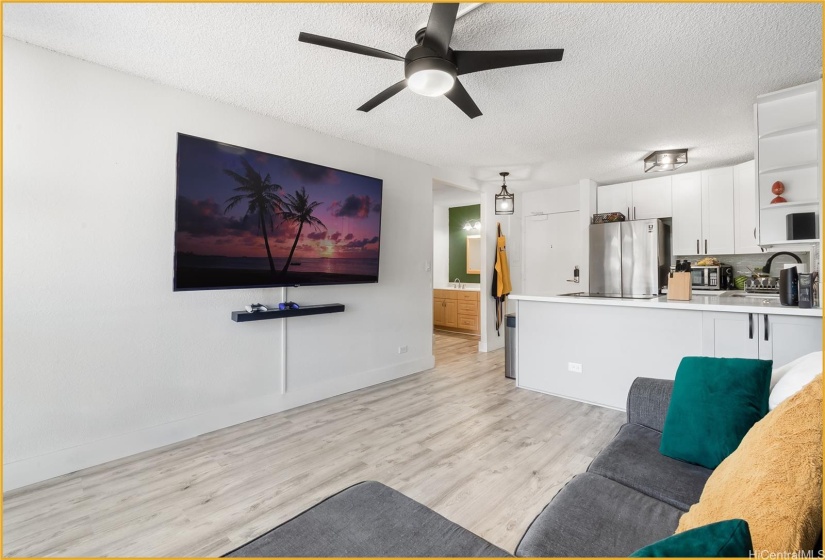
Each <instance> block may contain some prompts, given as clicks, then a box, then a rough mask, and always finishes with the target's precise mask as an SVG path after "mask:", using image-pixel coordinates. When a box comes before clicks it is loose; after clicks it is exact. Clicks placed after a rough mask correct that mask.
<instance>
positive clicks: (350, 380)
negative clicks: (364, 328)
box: [3, 356, 435, 492]
mask: <svg viewBox="0 0 825 560" xmlns="http://www.w3.org/2000/svg"><path fill="white" fill-rule="evenodd" d="M434 366H435V357H434V356H425V357H423V358H418V359H415V360H411V361H408V362H403V363H400V364H394V365H392V366H390V367H384V368H377V369H373V370H369V371H365V372H361V373H357V374H353V375H342V376H340V377H339V378H337V379H333V380H327V381H324V382H323V383H317V384H314V385H310V386H308V387H302V388H299V389H296V390H294V391H289V390H288V391H287V393H285V394H283V395H281V394H278V393H272V394H269V395H264V396H261V397H257V398H255V399H249V400H247V401H243V402H239V403H234V404H231V405H228V406H225V407H222V408H220V409H217V410H209V411H205V412H203V413H201V414H198V415H195V416H191V417H187V418H182V419H180V420H175V421H172V422H167V423H164V424H159V425H157V426H151V427H148V428H144V429H142V430H137V431H134V432H129V433H126V434H122V435H119V436H115V437H111V438H106V439H103V440H98V441H93V442H89V443H86V444H83V445H78V446H75V447H70V448H67V449H61V450H59V451H55V452H52V453H47V454H44V455H38V456H35V457H29V458H26V459H21V460H19V461H14V462H12V463H6V464H4V465H3V492H8V491H9V490H15V489H17V488H22V487H24V486H28V485H30V484H35V483H37V482H43V481H45V480H48V479H51V478H55V477H57V476H61V475H64V474H69V473H73V472H76V471H79V470H81V469H86V468H89V467H94V466H97V465H101V464H103V463H107V462H109V461H114V460H116V459H122V458H124V457H128V456H130V455H135V454H137V453H143V452H145V451H150V450H152V449H157V448H159V447H163V446H166V445H171V444H173V443H179V442H181V441H184V440H187V439H190V438H193V437H196V436H199V435H203V434H206V433H209V432H214V431H215V430H220V429H222V428H228V427H229V426H235V425H237V424H242V423H244V422H249V421H250V420H255V419H257V418H261V417H263V416H268V415H270V414H275V413H276V412H281V411H284V410H289V409H291V408H296V407H299V406H302V405H305V404H309V403H313V402H317V401H321V400H324V399H328V398H330V397H335V396H338V395H343V394H345V393H349V392H352V391H357V390H358V389H364V388H366V387H370V386H372V385H378V384H379V383H384V382H387V381H392V380H394V379H400V378H402V377H406V376H408V375H412V374H415V373H419V372H422V371H425V370H428V369H431V368H433V367H434Z"/></svg>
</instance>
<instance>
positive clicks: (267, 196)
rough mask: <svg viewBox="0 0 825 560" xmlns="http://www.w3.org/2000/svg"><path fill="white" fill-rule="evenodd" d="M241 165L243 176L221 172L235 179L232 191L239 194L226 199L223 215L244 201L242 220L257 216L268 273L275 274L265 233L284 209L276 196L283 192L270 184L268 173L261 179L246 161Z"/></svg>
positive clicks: (279, 186) (281, 201)
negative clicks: (236, 184)
mask: <svg viewBox="0 0 825 560" xmlns="http://www.w3.org/2000/svg"><path fill="white" fill-rule="evenodd" d="M241 164H243V167H244V174H243V175H239V174H238V173H235V172H234V171H232V170H231V169H224V170H223V172H224V173H226V174H227V175H229V176H230V177H232V178H233V179H235V182H236V183H238V186H237V187H235V188H234V189H232V190H233V191H234V192H237V193H240V194H236V195H235V196H231V197H229V198H227V199H226V202H225V203H224V204H226V207H225V208H224V210H223V213H224V214H226V213H227V212H229V211H230V210H232V209H233V208H234V207H235V206H237V205H238V204H240V203H241V202H244V201H246V202H247V207H246V214H244V217H243V219H244V220H246V218H247V217H248V216H257V218H256V219H257V220H258V227H259V228H260V229H261V231H262V232H263V234H264V245H266V256H267V258H268V259H269V271H270V272H271V273H272V274H275V262H274V261H273V260H272V251H271V250H270V249H269V236H268V235H267V233H266V224H267V223H269V228H270V230H274V229H275V221H274V219H273V218H274V216H277V215H278V213H279V212H280V211H281V209H282V208H283V207H284V201H283V200H281V197H280V196H278V191H280V190H283V187H281V185H276V184H275V183H273V182H272V180H271V177H270V175H269V173H267V174H266V177H261V174H260V173H258V172H257V171H255V169H254V168H253V167H252V166H251V165H249V162H248V161H246V159H244V158H241Z"/></svg>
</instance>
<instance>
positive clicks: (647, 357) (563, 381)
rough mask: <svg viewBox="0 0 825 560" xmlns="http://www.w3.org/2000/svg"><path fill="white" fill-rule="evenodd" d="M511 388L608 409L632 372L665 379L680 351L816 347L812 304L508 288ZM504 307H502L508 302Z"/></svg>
mask: <svg viewBox="0 0 825 560" xmlns="http://www.w3.org/2000/svg"><path fill="white" fill-rule="evenodd" d="M510 299H511V300H513V302H514V303H515V307H516V308H517V309H516V311H517V315H518V323H517V330H516V335H517V336H516V345H515V352H516V359H517V368H516V369H517V378H516V383H517V385H518V387H521V388H524V389H531V390H534V391H539V392H542V393H548V394H551V395H557V396H560V397H566V398H570V399H574V400H578V401H583V402H589V403H593V404H598V405H602V406H607V407H611V408H616V409H624V408H625V396H626V395H627V393H628V389H629V388H630V384H631V383H632V382H633V380H634V379H635V378H636V377H654V378H659V379H673V378H674V376H675V374H676V368H677V366H678V365H679V361H680V360H681V359H682V358H683V357H684V356H716V357H728V358H733V357H736V358H760V359H765V360H770V359H772V360H773V361H774V364H776V365H782V364H785V363H787V362H790V361H791V360H793V359H795V358H797V357H799V356H801V355H803V354H807V353H809V352H814V351H817V350H821V349H822V309H821V308H816V309H800V308H798V307H785V306H781V305H780V304H779V300H778V298H762V297H753V296H744V295H743V294H742V293H741V292H739V293H738V294H736V295H733V294H731V293H730V292H727V293H726V294H724V295H718V296H717V295H712V296H711V295H707V296H704V295H694V296H693V299H692V300H690V301H668V300H667V298H666V297H665V296H662V297H658V298H652V299H621V298H592V297H575V296H573V297H571V296H531V295H512V296H510ZM512 307H513V306H512V305H511V310H512Z"/></svg>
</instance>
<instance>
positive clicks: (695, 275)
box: [690, 264, 733, 290]
mask: <svg viewBox="0 0 825 560" xmlns="http://www.w3.org/2000/svg"><path fill="white" fill-rule="evenodd" d="M690 284H691V286H693V289H695V290H732V289H733V267H732V266H728V265H724V264H722V265H718V266H693V267H692V268H691V269H690Z"/></svg>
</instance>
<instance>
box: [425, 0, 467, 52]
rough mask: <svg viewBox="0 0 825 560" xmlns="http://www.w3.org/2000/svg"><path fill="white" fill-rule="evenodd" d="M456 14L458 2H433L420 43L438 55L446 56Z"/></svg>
mask: <svg viewBox="0 0 825 560" xmlns="http://www.w3.org/2000/svg"><path fill="white" fill-rule="evenodd" d="M457 15H458V4H433V9H432V10H431V11H430V19H429V20H428V21H427V29H426V31H425V32H424V40H423V41H422V43H421V44H422V45H424V46H425V47H428V48H430V49H432V50H433V51H435V53H436V54H437V55H438V56H441V57H446V56H447V49H449V48H450V39H452V37H453V28H454V27H455V19H456V16H457Z"/></svg>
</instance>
